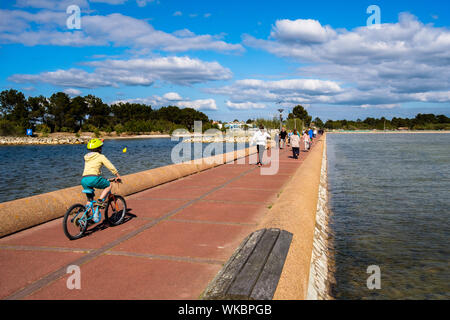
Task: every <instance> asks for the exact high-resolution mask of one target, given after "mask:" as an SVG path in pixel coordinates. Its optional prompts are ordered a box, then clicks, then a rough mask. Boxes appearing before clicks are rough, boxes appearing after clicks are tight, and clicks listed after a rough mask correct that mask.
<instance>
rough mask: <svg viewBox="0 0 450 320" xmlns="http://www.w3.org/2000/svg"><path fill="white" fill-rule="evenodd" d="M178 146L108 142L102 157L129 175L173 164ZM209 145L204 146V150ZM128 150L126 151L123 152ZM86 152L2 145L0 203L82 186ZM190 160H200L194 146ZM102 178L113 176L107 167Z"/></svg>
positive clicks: (141, 141) (143, 141) (163, 142)
mask: <svg viewBox="0 0 450 320" xmlns="http://www.w3.org/2000/svg"><path fill="white" fill-rule="evenodd" d="M177 144H178V141H171V139H120V140H106V141H105V145H104V147H103V154H104V155H105V156H106V157H107V158H108V159H109V160H111V162H112V163H113V164H114V166H115V167H116V168H117V169H118V170H119V173H120V174H121V175H126V174H130V173H135V172H139V171H143V170H149V169H153V168H157V167H161V166H165V165H169V164H172V161H171V152H172V148H173V147H174V146H176V145H177ZM207 146H208V144H204V145H203V149H204V148H206V147H207ZM125 147H126V148H127V152H126V153H123V152H122V150H123V149H124V148H125ZM228 147H230V145H228ZM231 147H233V146H231ZM234 147H235V148H240V147H242V146H241V145H239V144H236V145H235V146H234ZM224 148H225V145H224ZM86 153H87V150H86V145H59V146H1V147H0V168H1V170H0V172H1V173H2V177H1V179H0V202H4V201H9V200H15V199H18V198H24V197H28V196H32V195H36V194H41V193H45V192H50V191H55V190H58V189H62V188H68V187H73V186H76V185H79V184H80V181H81V175H82V173H83V168H84V159H83V156H84V155H85V154H86ZM218 153H221V152H220V151H219V152H218ZM200 157H201V155H200ZM191 158H192V159H195V158H197V156H195V154H194V148H193V144H191ZM185 160H188V157H186V158H185ZM103 175H104V176H105V177H107V178H109V177H112V175H111V173H110V172H109V170H108V169H106V168H103Z"/></svg>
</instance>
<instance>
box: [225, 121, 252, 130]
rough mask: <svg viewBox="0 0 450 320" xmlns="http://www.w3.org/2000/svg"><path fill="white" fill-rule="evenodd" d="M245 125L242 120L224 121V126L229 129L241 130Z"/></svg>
mask: <svg viewBox="0 0 450 320" xmlns="http://www.w3.org/2000/svg"><path fill="white" fill-rule="evenodd" d="M246 127H247V124H246V123H245V122H242V121H233V122H228V123H225V128H227V129H230V130H239V129H241V130H242V129H244V128H246Z"/></svg>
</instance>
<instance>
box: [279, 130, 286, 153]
mask: <svg viewBox="0 0 450 320" xmlns="http://www.w3.org/2000/svg"><path fill="white" fill-rule="evenodd" d="M286 138H287V132H286V128H284V127H283V128H282V129H281V132H280V149H284V146H285V145H286Z"/></svg>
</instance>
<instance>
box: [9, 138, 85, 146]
mask: <svg viewBox="0 0 450 320" xmlns="http://www.w3.org/2000/svg"><path fill="white" fill-rule="evenodd" d="M89 139H90V137H0V145H58V144H85V143H87V142H88V141H89Z"/></svg>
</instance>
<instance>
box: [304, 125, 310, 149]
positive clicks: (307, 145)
mask: <svg viewBox="0 0 450 320" xmlns="http://www.w3.org/2000/svg"><path fill="white" fill-rule="evenodd" d="M303 142H304V144H305V151H308V149H309V134H308V131H307V130H305V132H304V133H303Z"/></svg>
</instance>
